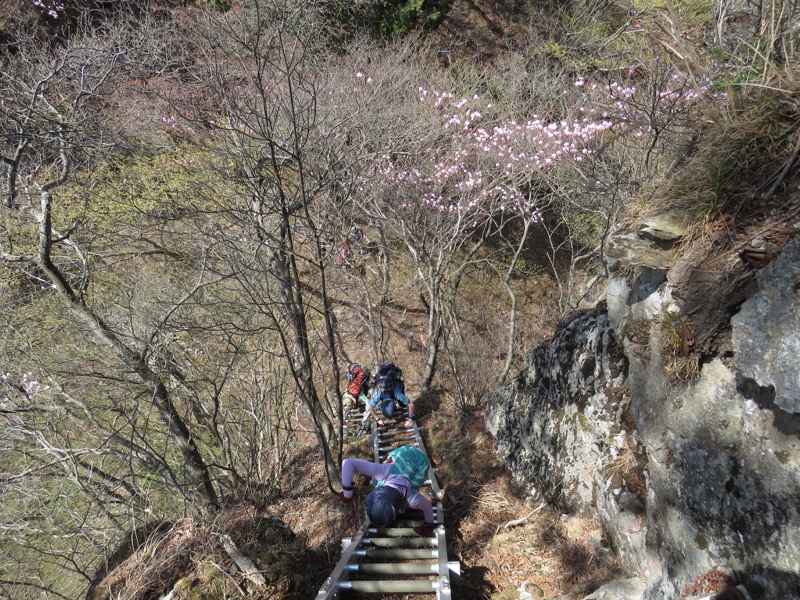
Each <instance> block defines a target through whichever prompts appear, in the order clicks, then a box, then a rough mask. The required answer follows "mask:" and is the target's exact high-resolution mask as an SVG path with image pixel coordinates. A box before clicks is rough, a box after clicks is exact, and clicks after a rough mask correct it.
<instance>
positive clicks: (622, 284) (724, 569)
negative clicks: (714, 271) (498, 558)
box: [486, 224, 800, 600]
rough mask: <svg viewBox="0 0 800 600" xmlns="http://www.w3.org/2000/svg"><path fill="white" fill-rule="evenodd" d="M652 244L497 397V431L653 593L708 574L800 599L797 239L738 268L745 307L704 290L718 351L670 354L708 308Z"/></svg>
mask: <svg viewBox="0 0 800 600" xmlns="http://www.w3.org/2000/svg"><path fill="white" fill-rule="evenodd" d="M651 228H652V224H651ZM656 229H657V228H656ZM636 237H637V238H639V239H641V236H640V234H639V233H637V234H636ZM662 240H663V238H662ZM643 241H644V242H645V243H647V244H649V247H648V256H650V258H648V259H647V260H646V261H640V262H638V263H637V262H634V263H633V264H638V265H639V266H638V267H637V268H634V269H632V270H631V269H629V270H628V272H627V276H625V277H623V276H622V275H620V274H615V275H614V276H612V279H611V281H610V283H609V288H608V297H607V307H608V308H607V312H606V311H603V310H599V311H595V312H592V313H587V314H585V315H582V316H581V317H579V318H575V319H574V320H572V321H571V322H570V323H569V324H568V325H567V326H566V327H564V328H562V329H561V330H560V331H559V332H558V333H557V334H556V335H555V337H554V338H553V340H551V341H550V342H549V343H548V344H546V345H544V346H541V347H539V348H536V349H534V350H533V351H532V352H531V353H530V354H529V355H528V357H527V359H526V363H525V370H524V371H523V372H522V373H521V374H520V376H519V377H518V378H517V379H516V380H515V381H513V382H512V383H511V384H509V385H507V386H506V387H504V388H502V389H500V390H497V391H496V392H495V393H494V395H493V396H492V398H491V401H490V402H489V406H488V409H487V418H486V427H487V430H488V431H490V432H491V433H492V434H493V435H494V436H495V437H496V439H497V449H498V452H500V453H502V454H503V455H504V456H505V461H506V464H507V466H508V468H509V469H511V471H512V472H513V473H514V476H515V478H516V479H517V480H518V481H519V482H520V483H522V484H523V485H525V486H526V489H528V490H530V491H531V493H537V494H542V495H544V496H545V497H546V498H547V499H548V500H550V501H551V502H558V503H559V504H561V505H562V506H564V507H566V508H568V509H572V510H575V511H579V512H583V513H585V514H592V515H594V516H595V517H596V518H597V519H598V521H599V522H600V523H601V524H602V525H603V528H604V530H605V534H606V537H607V538H608V539H609V541H611V543H612V545H613V546H614V548H615V550H617V552H618V553H619V554H620V562H621V564H623V565H624V566H625V567H626V568H627V570H628V571H629V572H630V573H631V574H637V575H638V576H639V579H640V580H641V582H642V585H641V589H643V590H644V591H643V592H641V597H643V598H645V599H646V600H672V599H678V598H682V597H687V595H689V592H690V591H691V590H694V589H696V588H697V582H698V581H701V580H703V577H704V575H706V574H708V573H717V574H719V573H721V574H723V575H725V576H727V577H728V579H729V581H730V582H731V583H735V584H742V585H743V586H744V587H745V588H746V589H748V590H749V591H750V593H751V596H752V598H753V599H754V600H755V598H768V599H771V598H775V599H778V598H780V599H786V598H800V592H799V591H798V590H800V509H798V506H799V505H800V415H798V409H799V408H800V404H798V403H800V400H799V399H798V398H800V369H799V368H797V366H796V363H797V356H798V350H800V348H798V344H800V293H798V290H800V266H798V265H800V238H795V239H794V240H791V241H789V242H787V243H786V244H785V245H784V247H783V248H782V250H781V252H779V253H778V254H777V256H776V258H775V259H774V260H773V261H772V262H770V263H769V264H766V265H765V266H763V267H762V268H761V269H760V270H759V271H758V273H757V274H756V275H755V277H753V272H752V267H748V266H747V265H744V266H743V267H742V269H751V271H750V272H749V273H748V272H742V271H740V272H737V273H736V274H735V276H732V277H731V278H730V280H731V281H733V282H738V281H744V280H745V277H746V276H749V278H750V280H752V282H753V284H752V285H749V286H748V287H740V288H739V290H740V291H741V290H746V291H747V293H748V294H749V298H748V299H747V300H746V301H745V302H744V303H743V304H742V303H741V298H740V297H738V296H736V294H734V293H730V294H729V296H727V297H726V296H723V295H718V296H715V293H716V292H718V291H719V292H720V294H722V292H725V291H727V290H729V288H730V289H733V288H732V286H731V285H725V286H710V287H709V289H708V290H707V291H706V296H705V301H706V302H710V303H715V304H714V305H713V309H714V311H715V313H714V314H715V315H719V316H720V317H719V318H720V319H724V318H727V322H726V323H722V322H720V323H717V324H716V325H715V327H716V329H715V336H716V341H715V343H716V344H717V347H718V348H720V349H721V350H720V352H719V353H717V354H716V355H713V354H709V355H706V356H703V357H699V356H694V357H693V359H694V360H693V361H692V360H689V359H690V358H692V357H689V356H687V355H688V354H689V353H690V352H691V348H690V347H689V346H687V345H686V344H684V347H683V349H682V351H681V350H675V348H674V345H673V347H672V350H668V348H669V347H670V344H669V341H670V340H673V339H674V338H675V336H676V329H680V330H681V331H683V332H685V331H687V330H691V328H692V326H694V325H695V324H694V323H692V320H691V315H692V314H695V313H698V312H700V311H699V310H696V309H694V308H692V307H687V305H686V302H685V299H686V297H687V296H688V295H687V294H685V293H683V291H684V290H685V289H686V281H685V277H681V281H680V282H679V281H677V280H676V273H679V272H680V273H682V274H685V273H688V272H689V270H688V269H687V268H686V265H685V264H684V265H676V264H675V257H674V254H673V252H674V250H673V249H672V248H671V247H670V248H661V249H660V251H661V252H662V256H661V257H660V258H655V257H654V256H651V254H652V253H656V252H658V251H659V249H658V248H657V247H655V246H653V245H652V242H651V241H650V240H643ZM651 259H652V260H651ZM679 285H680V286H683V287H680V289H679V290H678V286H679ZM696 297H697V298H701V297H703V296H702V295H701V294H699V293H698V294H697V296H696ZM709 314H710V311H709ZM725 315H728V316H727V317H725ZM721 325H725V327H722V326H721ZM725 336H727V337H725ZM723 350H724V351H723ZM692 369H695V370H694V371H693V370H692ZM611 465H613V467H611ZM642 467H644V469H643V471H644V472H642ZM637 473H638V474H640V475H643V478H642V481H646V485H642V486H638V485H636V483H637V481H638V480H637ZM628 587H630V588H631V589H633V590H634V591H635V590H638V589H639V588H638V587H637V586H632V587H631V586H628ZM604 593H605V592H604ZM635 593H638V592H635ZM700 595H703V594H700ZM597 597H605V596H597Z"/></svg>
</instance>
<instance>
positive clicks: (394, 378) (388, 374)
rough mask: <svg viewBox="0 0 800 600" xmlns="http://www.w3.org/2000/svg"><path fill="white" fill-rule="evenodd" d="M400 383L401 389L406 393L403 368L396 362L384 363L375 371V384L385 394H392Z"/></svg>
mask: <svg viewBox="0 0 800 600" xmlns="http://www.w3.org/2000/svg"><path fill="white" fill-rule="evenodd" d="M398 383H399V384H400V390H401V391H402V392H403V393H405V390H404V389H403V388H404V387H405V386H404V385H403V370H402V369H401V368H400V367H397V366H395V364H394V363H384V364H382V365H381V366H380V367H378V371H377V372H376V373H375V386H376V387H377V388H378V390H379V391H380V392H381V396H383V394H392V392H394V388H395V387H396V386H397V384H398Z"/></svg>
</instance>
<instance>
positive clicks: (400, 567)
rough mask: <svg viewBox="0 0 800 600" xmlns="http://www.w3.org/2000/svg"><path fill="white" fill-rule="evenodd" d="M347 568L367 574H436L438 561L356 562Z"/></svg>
mask: <svg viewBox="0 0 800 600" xmlns="http://www.w3.org/2000/svg"><path fill="white" fill-rule="evenodd" d="M347 570H348V571H350V572H353V573H364V574H367V575H436V574H437V573H438V572H439V563H433V562H432V563H358V564H354V565H347Z"/></svg>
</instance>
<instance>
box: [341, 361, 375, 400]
mask: <svg viewBox="0 0 800 600" xmlns="http://www.w3.org/2000/svg"><path fill="white" fill-rule="evenodd" d="M345 377H347V390H345V392H344V394H342V400H344V402H345V406H346V407H348V408H350V407H353V406H355V405H356V404H357V401H358V400H360V401H361V402H363V403H364V406H366V405H367V404H369V392H370V372H369V369H364V368H362V367H361V365H359V364H356V363H353V364H349V365H347V370H346V371H345Z"/></svg>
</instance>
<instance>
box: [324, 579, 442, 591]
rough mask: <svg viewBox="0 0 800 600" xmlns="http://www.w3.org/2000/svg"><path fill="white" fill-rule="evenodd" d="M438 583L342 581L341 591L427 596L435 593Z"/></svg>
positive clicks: (428, 581)
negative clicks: (426, 594)
mask: <svg viewBox="0 0 800 600" xmlns="http://www.w3.org/2000/svg"><path fill="white" fill-rule="evenodd" d="M438 587H439V582H438V581H433V580H425V579H393V580H388V581H342V582H340V583H339V589H340V590H353V591H355V592H362V593H367V594H403V593H405V594H415V593H416V594H425V593H431V592H435V591H436V589H437V588H438Z"/></svg>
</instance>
